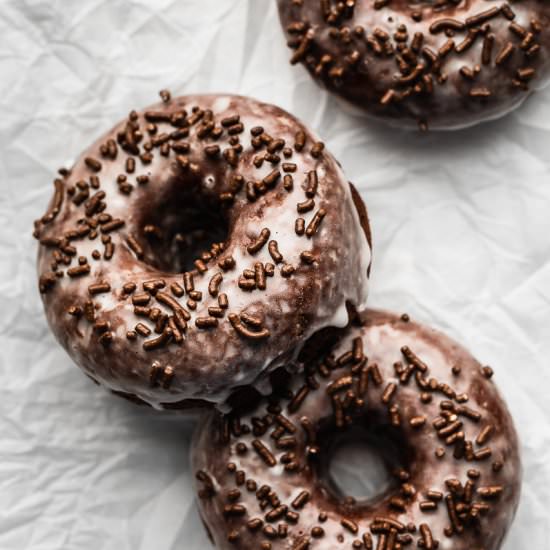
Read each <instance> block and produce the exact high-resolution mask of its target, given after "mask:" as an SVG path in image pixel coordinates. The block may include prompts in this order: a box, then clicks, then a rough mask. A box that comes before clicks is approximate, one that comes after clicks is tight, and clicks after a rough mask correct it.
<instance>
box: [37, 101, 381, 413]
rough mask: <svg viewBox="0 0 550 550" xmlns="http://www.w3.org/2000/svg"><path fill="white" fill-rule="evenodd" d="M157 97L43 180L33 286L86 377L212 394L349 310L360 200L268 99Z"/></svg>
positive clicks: (125, 390) (276, 359)
mask: <svg viewBox="0 0 550 550" xmlns="http://www.w3.org/2000/svg"><path fill="white" fill-rule="evenodd" d="M162 97H163V99H162V101H161V102H160V103H159V104H156V105H153V106H152V107H149V108H147V109H145V110H143V111H141V112H136V111H132V112H131V113H130V114H129V116H128V118H127V119H126V120H124V121H123V122H121V123H120V124H118V125H117V126H115V127H114V128H113V129H112V130H111V131H109V132H108V133H107V134H105V135H104V136H103V137H102V138H100V139H99V140H98V141H97V142H96V143H94V144H93V145H92V146H91V147H90V148H89V149H87V150H86V151H85V152H84V153H82V155H81V156H80V158H79V159H78V160H77V161H76V163H75V165H74V167H73V168H72V169H71V170H61V172H60V175H59V177H58V178H57V179H55V182H54V187H55V192H54V196H53V198H52V200H51V203H50V205H49V208H48V210H47V212H46V214H45V215H44V216H43V217H42V218H40V220H38V221H37V222H35V232H34V234H35V236H36V238H37V239H38V240H39V243H40V244H39V254H38V274H39V289H40V292H41V295H42V299H43V303H44V307H45V312H46V316H47V319H48V322H49V325H50V327H51V329H52V331H53V333H54V335H55V337H56V338H57V340H58V341H59V342H60V343H61V345H62V346H63V347H64V348H65V349H66V350H67V352H68V353H69V355H70V356H71V357H72V359H73V360H74V362H75V363H76V364H77V365H79V366H80V367H81V368H82V369H83V370H84V371H85V373H86V374H88V375H89V376H90V377H91V378H92V379H93V380H94V381H96V382H98V383H99V384H102V385H104V386H105V387H107V388H108V389H110V390H112V391H113V392H115V393H118V394H120V395H122V396H125V397H128V398H130V399H132V400H134V401H138V402H140V403H146V404H149V405H151V406H154V407H157V408H172V407H174V408H187V407H194V406H195V405H197V406H201V405H205V406H206V405H207V406H210V405H216V406H220V407H223V406H224V404H227V402H228V400H229V399H230V397H231V396H232V395H236V394H238V391H239V389H240V388H246V387H257V388H258V389H259V390H260V391H263V392H265V391H268V389H269V387H268V386H269V384H268V382H269V377H268V376H267V373H269V372H270V371H271V370H273V369H275V368H276V367H277V366H278V365H280V364H282V363H285V364H287V363H289V362H292V361H293V360H294V358H295V357H296V356H297V355H298V353H299V352H300V349H301V347H302V346H303V343H304V342H305V341H306V340H307V339H308V338H309V337H310V336H312V335H314V334H315V333H317V332H318V331H322V330H323V329H326V328H327V327H343V326H345V325H346V324H347V323H348V317H349V315H352V314H353V312H355V311H357V312H361V311H362V310H364V309H365V307H366V306H365V301H366V297H367V292H368V270H369V267H370V257H371V253H370V232H369V224H368V218H367V212H366V210H365V207H364V205H363V203H362V200H361V199H360V197H359V195H358V193H357V192H356V191H355V190H354V189H353V187H352V186H351V184H349V183H348V181H347V180H346V179H345V177H344V175H343V172H342V170H341V168H340V166H339V164H338V163H337V162H336V160H335V159H334V157H333V156H332V155H331V154H330V153H329V152H328V151H327V150H326V149H325V148H324V145H323V143H322V142H321V141H319V139H318V138H317V137H316V136H315V135H314V134H313V133H312V132H311V131H310V130H308V129H307V128H305V127H304V126H303V124H301V123H300V122H299V121H298V120H297V119H296V118H294V117H293V116H291V115H290V114H288V113H286V112H284V111H283V110H281V109H279V108H277V107H275V106H273V105H268V104H265V103H260V102H259V101H255V100H253V99H249V98H245V97H240V96H231V95H195V96H186V97H178V98H172V97H171V96H170V94H169V93H168V92H163V93H162ZM266 383H267V384H268V386H267V387H266V386H265V384H266ZM226 406H227V405H226Z"/></svg>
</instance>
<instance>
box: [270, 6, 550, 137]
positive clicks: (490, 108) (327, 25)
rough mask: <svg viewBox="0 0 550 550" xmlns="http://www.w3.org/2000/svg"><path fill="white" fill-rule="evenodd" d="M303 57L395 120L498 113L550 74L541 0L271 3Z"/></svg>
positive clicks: (469, 120)
mask: <svg viewBox="0 0 550 550" xmlns="http://www.w3.org/2000/svg"><path fill="white" fill-rule="evenodd" d="M278 6H279V13H280V19H281V22H282V24H283V27H284V30H285V32H286V35H287V37H288V44H289V46H290V47H291V48H293V49H294V53H293V55H292V59H291V62H292V63H293V64H295V63H298V62H302V63H303V64H304V65H305V66H306V67H307V69H308V71H309V72H310V73H311V75H312V76H313V78H314V79H315V80H316V81H317V82H318V83H320V84H322V85H323V86H325V87H326V88H327V89H328V90H329V91H331V92H334V93H335V94H337V95H338V96H340V97H341V98H344V99H345V100H346V101H347V102H349V103H351V104H354V105H355V106H357V107H359V108H360V109H362V110H364V111H365V112H366V113H367V114H369V115H372V116H374V117H376V118H379V119H381V120H384V121H387V122H390V123H391V124H393V125H397V126H401V127H415V126H417V125H418V126H419V127H420V128H421V129H428V128H432V129H456V128H462V127H466V126H471V125H473V124H476V123H478V122H481V121H485V120H489V119H493V118H497V117H500V116H502V115H504V114H506V113H508V112H510V111H511V110H513V109H515V108H516V107H518V106H519V105H520V104H521V103H522V102H523V101H524V99H525V98H526V97H527V96H528V95H529V93H530V92H531V91H533V90H536V89H538V88H540V87H542V86H543V85H545V84H546V83H547V82H548V80H549V77H550V56H549V53H550V4H549V3H548V2H547V1H546V0H523V1H521V2H509V3H507V2H503V1H502V0H424V1H421V0H418V1H412V0H346V1H344V0H339V1H332V0H278Z"/></svg>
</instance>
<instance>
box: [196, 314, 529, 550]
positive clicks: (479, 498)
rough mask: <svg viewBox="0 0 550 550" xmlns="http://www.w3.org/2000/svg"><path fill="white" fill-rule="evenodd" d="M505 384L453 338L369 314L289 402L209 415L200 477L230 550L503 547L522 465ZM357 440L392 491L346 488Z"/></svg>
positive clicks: (210, 519)
mask: <svg viewBox="0 0 550 550" xmlns="http://www.w3.org/2000/svg"><path fill="white" fill-rule="evenodd" d="M492 374H493V371H492V369H491V368H490V367H487V366H482V365H481V364H480V363H478V362H477V361H476V360H475V359H474V358H473V357H472V356H471V355H470V353H469V352H468V351H466V350H465V349H464V348H463V347H461V346H459V345H458V344H456V343H455V342H454V341H452V340H451V339H449V338H448V337H447V336H445V335H443V334H441V333H440V332H438V331H436V330H433V329H431V328H428V327H426V326H422V325H420V324H418V323H415V322H412V321H411V320H410V319H409V317H408V316H407V315H403V316H401V317H400V316H397V315H395V314H391V313H387V312H382V311H374V310H369V311H368V312H367V314H366V320H365V321H364V325H363V326H352V327H350V328H348V329H347V330H346V331H345V333H344V334H343V335H342V336H341V338H340V339H339V341H338V343H337V344H336V345H335V346H334V347H333V349H332V351H331V352H329V353H328V354H324V355H321V356H319V357H318V358H317V360H316V361H312V362H309V363H308V364H306V365H304V372H303V375H299V376H295V377H294V378H292V379H291V381H290V383H289V384H288V385H287V386H286V389H285V390H284V391H280V392H279V396H275V395H273V396H271V397H269V398H268V397H264V398H263V399H262V400H261V401H260V402H259V403H258V404H256V406H255V407H254V408H252V409H251V410H244V411H237V410H234V411H232V412H231V413H230V414H227V415H222V414H219V413H216V412H212V413H208V414H207V415H205V417H204V418H203V420H202V422H201V424H200V425H199V427H198V429H197V432H196V435H195V442H194V445H193V468H194V472H195V473H196V485H197V492H198V497H199V498H198V501H199V506H200V512H201V517H202V519H203V521H204V523H205V525H206V527H207V529H208V532H209V534H210V536H211V538H212V540H213V542H214V543H215V545H216V547H217V548H218V549H220V550H221V549H230V548H231V549H246V550H252V549H254V550H255V549H258V550H279V549H280V550H283V549H284V550H306V549H312V550H325V549H326V550H329V549H330V550H333V549H335V548H342V549H343V550H345V549H348V548H349V549H363V550H366V549H368V550H373V549H375V550H398V549H407V548H410V549H411V550H412V549H413V548H423V549H425V550H433V549H436V548H439V549H440V550H444V549H447V550H450V549H452V550H497V549H499V548H500V547H501V544H502V541H503V539H504V537H505V534H506V532H507V530H508V528H509V526H510V523H511V521H512V519H513V517H514V513H515V510H516V507H517V504H518V500H519V494H520V481H521V465H520V457H519V450H518V439H517V435H516V431H515V429H514V425H513V422H512V418H511V417H510V414H509V412H508V410H507V407H506V404H505V403H504V401H503V399H502V398H501V396H500V394H499V392H498V390H497V388H496V387H495V385H494V383H493V381H492V380H491V376H492ZM350 442H354V443H355V444H357V443H358V442H363V443H365V444H367V445H369V446H370V447H371V449H372V450H373V451H375V452H376V453H377V454H378V455H379V456H380V458H381V460H382V461H383V463H384V464H385V467H386V468H387V471H388V476H389V478H390V483H389V485H388V486H387V488H386V489H382V490H381V492H380V493H379V494H375V495H372V496H370V497H368V498H365V499H359V498H352V497H350V496H346V495H345V494H343V491H341V490H340V489H339V487H338V484H337V483H335V481H334V478H333V476H332V475H331V473H330V464H331V457H333V456H334V452H335V449H337V448H338V447H341V446H342V445H344V444H346V443H350Z"/></svg>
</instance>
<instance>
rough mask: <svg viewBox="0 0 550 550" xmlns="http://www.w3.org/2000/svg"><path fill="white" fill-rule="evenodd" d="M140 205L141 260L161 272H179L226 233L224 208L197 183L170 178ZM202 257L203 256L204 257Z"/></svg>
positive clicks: (221, 239) (220, 240)
mask: <svg viewBox="0 0 550 550" xmlns="http://www.w3.org/2000/svg"><path fill="white" fill-rule="evenodd" d="M168 187H169V188H168V190H167V191H166V192H165V193H164V194H163V195H162V196H159V197H155V199H154V200H153V201H152V202H150V203H149V204H147V205H145V207H144V208H143V216H142V217H141V218H140V220H139V222H138V226H139V227H140V228H141V235H140V243H142V245H143V248H144V255H143V258H142V261H144V262H145V263H146V264H148V265H150V266H151V267H153V268H155V269H156V270H158V271H162V272H163V273H170V274H173V273H182V272H184V271H190V270H193V269H194V268H195V266H194V262H195V261H196V260H198V259H199V258H201V255H202V254H203V253H205V252H209V251H210V250H211V248H212V245H214V244H217V243H224V242H225V241H227V239H228V235H229V221H228V216H227V209H226V208H225V207H224V206H223V205H222V203H221V201H220V200H219V198H218V196H217V195H214V194H212V193H208V192H207V190H205V189H204V188H203V187H201V186H200V185H199V184H198V183H197V184H196V185H193V184H190V182H187V181H186V182H182V181H179V180H176V181H174V182H173V183H172V184H171V185H169V186H168ZM204 259H206V258H204Z"/></svg>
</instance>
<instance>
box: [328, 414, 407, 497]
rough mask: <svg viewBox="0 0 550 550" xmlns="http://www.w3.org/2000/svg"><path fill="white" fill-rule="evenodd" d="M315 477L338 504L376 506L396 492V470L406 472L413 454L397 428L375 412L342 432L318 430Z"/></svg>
mask: <svg viewBox="0 0 550 550" xmlns="http://www.w3.org/2000/svg"><path fill="white" fill-rule="evenodd" d="M318 440H319V441H320V442H321V445H320V452H319V461H318V472H317V473H318V476H319V477H320V479H321V481H322V484H323V485H324V486H325V488H326V489H327V491H328V494H329V495H330V498H331V499H336V501H338V502H339V503H347V504H349V503H350V502H352V503H356V504H357V505H368V506H372V505H376V504H378V503H380V502H381V501H382V500H384V499H386V498H388V497H389V496H391V495H393V494H395V493H396V492H398V491H399V486H400V481H399V480H398V478H397V476H396V475H395V474H396V471H398V470H400V469H407V466H408V465H409V464H411V463H412V461H413V451H412V449H411V448H410V447H409V446H408V445H407V443H406V439H405V437H404V434H403V433H402V431H401V430H400V429H399V428H395V427H394V426H392V425H391V424H389V423H387V422H385V421H384V420H383V419H382V418H381V417H378V415H376V414H375V413H370V412H369V413H368V414H367V415H365V417H362V418H359V419H357V420H356V421H355V422H354V424H353V425H352V426H350V427H349V428H348V429H346V430H343V431H341V430H338V429H337V428H336V427H335V426H333V425H327V426H325V427H322V428H321V431H320V433H319V436H318Z"/></svg>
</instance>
